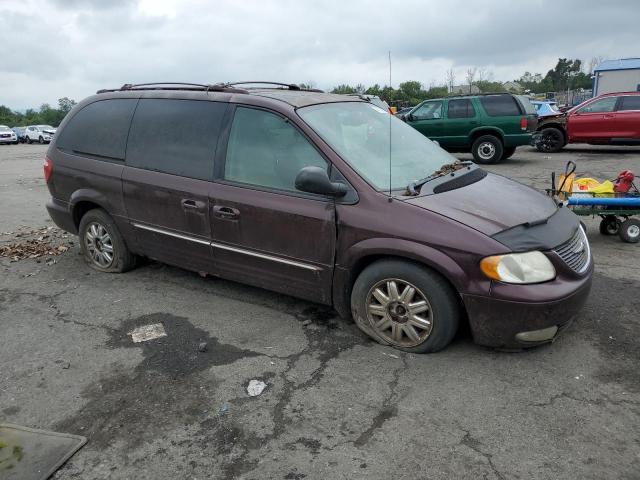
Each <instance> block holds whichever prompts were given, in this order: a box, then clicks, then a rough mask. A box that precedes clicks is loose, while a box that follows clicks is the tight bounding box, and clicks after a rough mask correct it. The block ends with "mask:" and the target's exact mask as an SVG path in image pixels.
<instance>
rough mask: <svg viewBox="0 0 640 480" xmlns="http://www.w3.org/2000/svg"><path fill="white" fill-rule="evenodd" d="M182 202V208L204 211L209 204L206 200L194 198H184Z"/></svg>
mask: <svg viewBox="0 0 640 480" xmlns="http://www.w3.org/2000/svg"><path fill="white" fill-rule="evenodd" d="M180 204H181V205H182V208H183V209H184V210H197V211H199V212H202V211H204V209H205V208H206V207H207V204H206V203H205V202H201V201H199V200H192V199H190V198H183V199H182V201H181V202H180Z"/></svg>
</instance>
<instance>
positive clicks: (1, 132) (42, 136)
mask: <svg viewBox="0 0 640 480" xmlns="http://www.w3.org/2000/svg"><path fill="white" fill-rule="evenodd" d="M55 133H56V129H55V128H54V127H52V126H51V125H29V126H27V127H13V128H9V127H7V126H5V125H0V144H3V143H4V144H18V143H35V142H37V143H49V142H51V140H52V139H53V136H54V135H55Z"/></svg>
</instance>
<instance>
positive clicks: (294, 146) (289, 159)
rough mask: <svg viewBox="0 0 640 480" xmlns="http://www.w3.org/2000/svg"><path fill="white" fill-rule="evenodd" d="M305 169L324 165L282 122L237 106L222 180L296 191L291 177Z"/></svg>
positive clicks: (299, 137)
mask: <svg viewBox="0 0 640 480" xmlns="http://www.w3.org/2000/svg"><path fill="white" fill-rule="evenodd" d="M309 166H316V167H321V168H324V169H326V168H327V162H326V161H325V160H324V159H323V158H322V156H321V155H320V154H319V153H318V151H317V150H316V149H315V148H314V147H313V146H312V145H311V144H310V143H309V141H308V140H307V139H306V138H305V137H304V136H303V135H302V134H301V133H300V132H299V131H298V130H297V129H296V128H295V127H294V126H293V125H291V124H290V123H289V122H288V121H287V120H286V119H284V118H282V117H280V116H278V115H275V114H273V113H270V112H266V111H264V110H256V109H252V108H243V107H238V109H237V110H236V113H235V116H234V119H233V124H232V126H231V132H230V133H229V143H228V146H227V158H226V162H225V168H224V178H225V180H231V181H234V182H241V183H247V184H251V185H257V186H261V187H267V188H275V189H279V190H289V191H297V190H296V188H295V178H296V176H297V175H298V173H299V172H300V170H301V169H302V168H304V167H309Z"/></svg>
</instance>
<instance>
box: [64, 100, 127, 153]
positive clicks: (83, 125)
mask: <svg viewBox="0 0 640 480" xmlns="http://www.w3.org/2000/svg"><path fill="white" fill-rule="evenodd" d="M137 102H138V100H137V99H133V98H114V99H110V100H100V101H98V102H94V103H90V104H89V105H87V106H86V107H84V108H83V109H82V110H80V111H79V112H78V113H76V114H75V115H74V116H73V117H72V118H71V120H69V122H68V123H67V124H66V126H65V127H64V129H63V130H62V131H61V132H60V133H59V135H58V140H57V141H56V145H57V147H58V148H60V149H62V150H68V151H71V152H74V153H78V154H85V155H92V156H96V157H104V158H109V159H115V160H124V152H125V147H126V143H127V133H128V132H129V125H130V124H131V117H132V116H133V111H134V110H135V108H136V103H137Z"/></svg>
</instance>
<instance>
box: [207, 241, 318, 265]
mask: <svg viewBox="0 0 640 480" xmlns="http://www.w3.org/2000/svg"><path fill="white" fill-rule="evenodd" d="M211 246H212V247H213V248H219V249H221V250H228V251H230V252H236V253H242V254H244V255H249V256H252V257H257V258H262V259H264V260H271V261H272V262H278V263H284V264H285V265H291V266H294V267H298V268H304V269H307V270H313V271H315V272H317V271H320V270H322V269H321V268H319V267H316V266H315V265H309V264H308V263H302V262H296V261H294V260H289V259H286V258H281V257H274V256H273V255H267V254H265V253H258V252H253V251H251V250H245V249H244V248H237V247H231V246H229V245H224V244H222V243H215V242H211Z"/></svg>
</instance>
